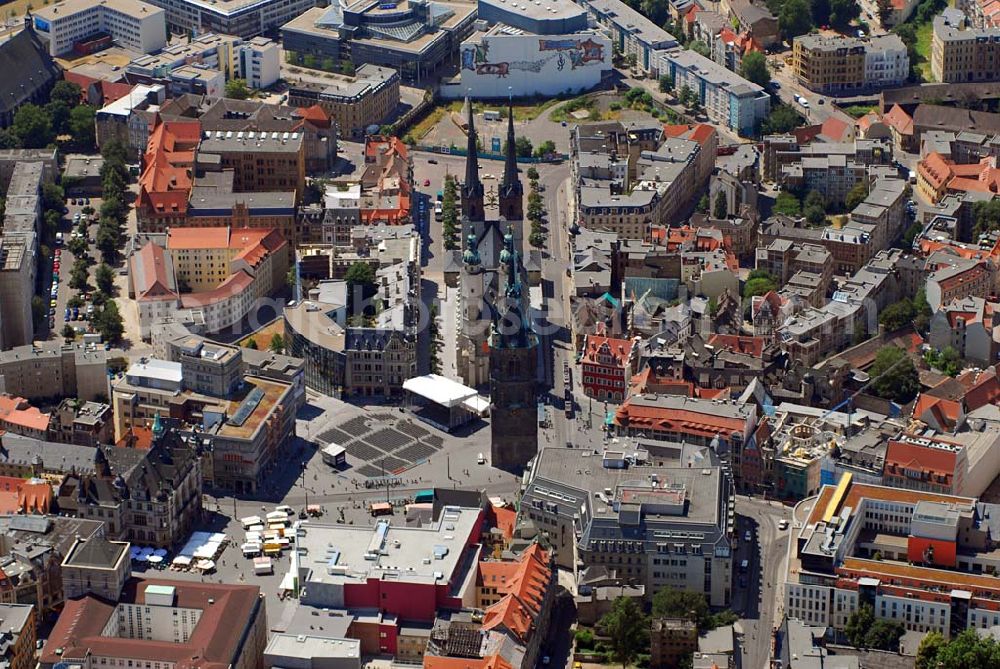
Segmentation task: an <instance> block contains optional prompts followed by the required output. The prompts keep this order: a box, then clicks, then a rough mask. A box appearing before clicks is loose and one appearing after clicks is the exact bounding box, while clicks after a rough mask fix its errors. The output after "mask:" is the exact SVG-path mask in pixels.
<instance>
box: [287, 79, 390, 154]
mask: <svg viewBox="0 0 1000 669" xmlns="http://www.w3.org/2000/svg"><path fill="white" fill-rule="evenodd" d="M288 104H290V105H295V106H298V107H312V106H313V105H319V106H320V107H322V108H323V109H324V110H325V111H326V112H327V114H329V115H330V117H331V118H332V119H333V121H334V122H335V123H336V124H337V128H339V129H340V135H341V136H342V137H352V138H355V139H360V138H361V137H363V135H364V132H365V129H366V128H367V127H368V126H370V125H379V124H380V123H382V122H383V121H385V120H387V119H388V118H389V116H390V114H392V113H393V112H394V111H395V110H396V106H397V105H398V104H399V72H397V71H396V70H394V69H392V68H389V67H383V66H380V65H362V66H361V67H359V68H358V69H357V71H356V72H355V74H354V76H353V77H333V78H331V82H330V83H329V84H324V85H311V84H306V83H301V82H300V83H297V84H295V85H294V86H292V87H290V88H289V89H288Z"/></svg>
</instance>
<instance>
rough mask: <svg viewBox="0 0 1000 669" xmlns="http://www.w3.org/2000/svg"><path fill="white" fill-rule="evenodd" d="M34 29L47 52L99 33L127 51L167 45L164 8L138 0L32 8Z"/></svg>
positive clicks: (73, 0) (83, 0)
mask: <svg viewBox="0 0 1000 669" xmlns="http://www.w3.org/2000/svg"><path fill="white" fill-rule="evenodd" d="M33 17H34V25H35V31H36V32H37V33H38V35H39V36H40V37H41V38H42V40H44V41H46V42H47V43H48V46H49V54H50V55H52V56H59V55H61V54H64V53H68V52H70V51H72V50H73V45H75V44H76V43H78V42H80V41H81V40H84V39H86V38H89V37H94V36H95V35H98V34H100V33H107V34H108V35H110V36H111V39H112V40H113V41H114V42H115V43H116V44H118V45H119V46H122V47H124V48H126V49H128V50H130V51H136V52H138V53H151V52H153V51H159V50H160V49H162V48H163V47H165V46H166V45H167V22H166V12H164V11H163V10H162V9H160V8H159V7H155V6H153V5H150V4H147V3H145V2H141V1H140V0H100V1H99V2H93V1H92V0H65V1H64V2H61V3H59V4H58V5H55V4H53V5H47V6H45V7H40V8H38V9H36V10H34V13H33Z"/></svg>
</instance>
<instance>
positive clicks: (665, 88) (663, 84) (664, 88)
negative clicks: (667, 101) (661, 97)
mask: <svg viewBox="0 0 1000 669" xmlns="http://www.w3.org/2000/svg"><path fill="white" fill-rule="evenodd" d="M672 90H674V78H673V77H671V76H670V75H669V74H664V75H663V76H662V77H660V92H661V93H669V92H670V91H672Z"/></svg>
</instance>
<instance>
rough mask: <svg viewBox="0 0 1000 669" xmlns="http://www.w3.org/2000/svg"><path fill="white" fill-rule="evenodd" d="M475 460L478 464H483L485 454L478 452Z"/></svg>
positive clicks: (484, 462)
mask: <svg viewBox="0 0 1000 669" xmlns="http://www.w3.org/2000/svg"><path fill="white" fill-rule="evenodd" d="M476 462H477V463H478V464H480V465H485V464H486V456H485V455H483V454H482V453H480V454H479V457H478V458H476Z"/></svg>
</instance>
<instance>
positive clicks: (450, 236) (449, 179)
mask: <svg viewBox="0 0 1000 669" xmlns="http://www.w3.org/2000/svg"><path fill="white" fill-rule="evenodd" d="M442 191H443V194H442V196H441V212H442V218H441V240H442V242H443V244H444V250H445V251H453V250H455V249H457V248H459V246H460V245H461V240H460V239H459V233H460V232H461V231H460V230H459V229H458V225H459V221H458V183H457V182H456V181H455V177H453V176H452V175H450V174H449V175H448V176H446V177H445V179H444V188H443V189H442Z"/></svg>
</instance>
